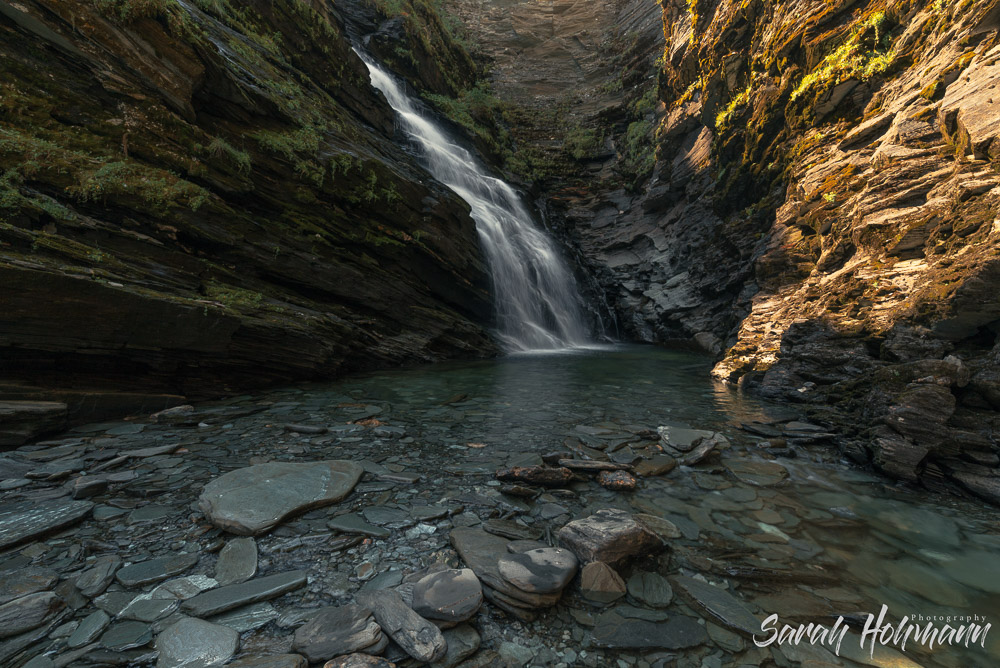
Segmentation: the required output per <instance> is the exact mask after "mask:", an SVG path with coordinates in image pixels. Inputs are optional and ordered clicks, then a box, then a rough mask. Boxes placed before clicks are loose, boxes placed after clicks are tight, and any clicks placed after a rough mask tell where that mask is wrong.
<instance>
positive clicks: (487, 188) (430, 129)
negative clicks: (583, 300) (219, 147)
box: [358, 53, 590, 352]
mask: <svg viewBox="0 0 1000 668" xmlns="http://www.w3.org/2000/svg"><path fill="white" fill-rule="evenodd" d="M358 55H359V56H360V57H361V59H362V60H363V61H364V62H365V64H366V65H367V66H368V70H369V72H370V73H371V81H372V85H373V86H375V88H377V89H379V90H380V91H382V93H383V94H384V95H385V97H386V99H387V100H388V101H389V105H390V106H392V108H393V109H394V110H395V111H396V113H397V114H399V117H400V119H401V120H402V123H403V129H404V130H405V131H406V132H407V134H409V135H410V136H411V137H412V138H413V139H414V140H416V142H417V143H418V144H419V145H420V147H421V148H422V149H423V151H424V154H425V156H426V160H427V168H428V171H430V173H431V174H432V175H433V176H434V178H436V179H437V180H439V181H441V182H442V183H444V184H445V185H447V186H448V187H449V188H451V189H452V190H454V191H455V193H456V194H458V195H459V197H461V198H462V199H464V200H465V201H466V202H468V204H469V206H470V207H471V208H472V218H473V219H474V220H475V221H476V229H477V230H478V232H479V237H480V239H481V240H482V244H483V249H484V250H485V252H486V259H487V261H488V263H489V266H490V273H491V276H492V279H493V291H494V298H495V301H496V309H497V325H498V330H499V331H498V336H499V338H500V340H501V343H502V344H503V345H504V346H505V347H506V348H507V349H508V350H509V351H511V352H518V351H529V350H554V349H561V348H572V347H580V346H584V345H587V344H588V343H589V342H590V341H589V335H588V328H587V325H586V324H585V322H584V319H583V314H582V311H581V309H580V303H579V299H580V297H579V292H578V290H577V286H576V281H575V280H574V279H573V275H572V273H570V271H569V269H568V267H567V266H566V263H565V261H564V260H563V258H562V257H560V255H559V252H558V251H557V249H556V247H555V244H553V242H552V240H551V239H549V238H548V236H547V235H546V234H545V232H543V231H542V230H541V229H539V228H538V227H537V226H536V225H535V224H534V222H533V221H532V219H531V215H530V214H529V213H528V210H527V208H526V207H525V206H524V203H523V202H522V201H521V198H520V197H518V195H517V193H516V192H515V191H514V189H513V188H511V187H510V186H509V185H507V184H506V183H504V182H503V181H501V180H500V179H497V178H494V177H492V176H490V175H488V174H487V173H486V170H485V169H484V168H483V166H482V165H480V163H479V161H477V160H476V159H475V158H474V157H473V156H472V154H471V153H470V152H469V151H467V150H466V149H464V148H462V147H461V146H458V145H457V144H455V143H454V142H452V141H450V140H449V139H448V137H447V136H446V135H445V134H444V132H443V130H442V129H441V128H439V127H437V126H436V125H435V124H434V123H432V122H431V121H429V120H428V119H427V118H425V117H424V116H423V115H422V114H421V113H420V112H419V111H418V110H417V108H416V105H414V103H413V101H412V100H411V99H410V98H409V96H407V95H406V93H405V92H403V90H402V87H401V86H400V85H399V84H398V83H397V82H396V80H395V79H394V78H393V77H392V76H391V75H390V74H389V73H388V72H386V71H385V70H384V69H382V68H381V67H380V66H379V65H377V64H376V63H374V62H372V61H371V60H370V59H369V58H368V57H367V56H365V55H364V54H362V53H358Z"/></svg>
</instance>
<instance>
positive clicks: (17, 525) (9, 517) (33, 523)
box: [0, 499, 94, 550]
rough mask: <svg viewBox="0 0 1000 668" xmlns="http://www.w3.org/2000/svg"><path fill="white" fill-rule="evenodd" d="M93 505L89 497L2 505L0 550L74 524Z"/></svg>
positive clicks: (88, 512) (84, 515) (0, 508)
mask: <svg viewBox="0 0 1000 668" xmlns="http://www.w3.org/2000/svg"><path fill="white" fill-rule="evenodd" d="M93 507H94V504H93V503H91V502H90V501H72V500H69V499H54V500H51V501H40V502H34V501H23V502H18V503H7V504H3V505H0V550H3V549H5V548H8V547H13V546H14V545H18V544H20V543H23V542H24V541H26V540H29V539H31V538H35V537H36V536H42V535H45V534H47V533H49V532H51V531H55V530H56V529H62V528H63V527H67V526H69V525H71V524H75V523H76V522H79V521H80V520H81V519H83V518H84V517H86V516H87V515H89V514H90V510H91V509H92V508H93Z"/></svg>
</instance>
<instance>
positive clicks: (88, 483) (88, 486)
mask: <svg viewBox="0 0 1000 668" xmlns="http://www.w3.org/2000/svg"><path fill="white" fill-rule="evenodd" d="M109 484H110V483H109V481H108V479H107V478H106V477H104V476H99V475H82V476H80V477H79V478H77V479H76V480H73V481H72V482H71V483H69V491H70V496H72V497H73V498H74V499H89V498H90V497H92V496H97V495H98V494H102V493H103V492H105V491H107V489H108V485H109Z"/></svg>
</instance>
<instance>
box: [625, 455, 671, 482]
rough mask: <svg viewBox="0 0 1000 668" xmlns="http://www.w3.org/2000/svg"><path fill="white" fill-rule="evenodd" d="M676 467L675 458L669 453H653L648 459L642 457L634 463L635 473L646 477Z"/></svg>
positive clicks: (665, 472)
mask: <svg viewBox="0 0 1000 668" xmlns="http://www.w3.org/2000/svg"><path fill="white" fill-rule="evenodd" d="M675 468H677V460H676V459H674V458H673V457H671V456H670V455H654V456H653V457H651V458H649V459H644V460H642V461H641V462H639V463H638V464H636V465H635V474H636V475H638V476H642V477H643V478H648V477H651V476H657V475H665V474H667V473H670V472H671V471H673V470H674V469H675Z"/></svg>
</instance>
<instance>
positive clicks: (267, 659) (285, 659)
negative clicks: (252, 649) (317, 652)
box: [226, 654, 309, 668]
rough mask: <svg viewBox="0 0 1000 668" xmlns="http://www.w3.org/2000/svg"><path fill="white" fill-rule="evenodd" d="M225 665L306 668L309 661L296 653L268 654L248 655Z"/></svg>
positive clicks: (238, 667)
mask: <svg viewBox="0 0 1000 668" xmlns="http://www.w3.org/2000/svg"><path fill="white" fill-rule="evenodd" d="M226 665H227V666H229V667H230V668H308V666H309V662H308V661H306V659H305V657H304V656H299V655H298V654H269V655H267V656H248V657H247V658H245V659H237V660H236V661H233V662H232V663H227V664H226Z"/></svg>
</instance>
